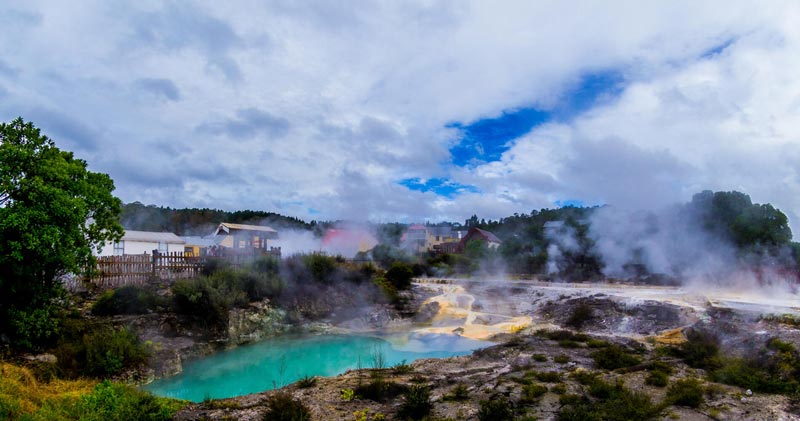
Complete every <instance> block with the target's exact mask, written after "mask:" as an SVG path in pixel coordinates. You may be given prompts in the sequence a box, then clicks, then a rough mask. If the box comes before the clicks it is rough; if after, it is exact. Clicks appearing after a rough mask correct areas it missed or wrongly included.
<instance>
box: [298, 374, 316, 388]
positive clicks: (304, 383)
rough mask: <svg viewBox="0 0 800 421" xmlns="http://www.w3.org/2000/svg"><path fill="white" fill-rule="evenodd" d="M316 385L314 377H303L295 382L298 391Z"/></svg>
mask: <svg viewBox="0 0 800 421" xmlns="http://www.w3.org/2000/svg"><path fill="white" fill-rule="evenodd" d="M315 384H317V378H316V377H314V376H308V375H305V376H303V377H301V378H300V380H298V381H297V387H298V388H300V389H308V388H309V387H313V386H314V385H315Z"/></svg>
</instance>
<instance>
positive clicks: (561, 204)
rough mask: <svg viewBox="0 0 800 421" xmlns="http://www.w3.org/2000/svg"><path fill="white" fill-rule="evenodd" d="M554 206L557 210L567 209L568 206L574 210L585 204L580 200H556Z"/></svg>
mask: <svg viewBox="0 0 800 421" xmlns="http://www.w3.org/2000/svg"><path fill="white" fill-rule="evenodd" d="M555 204H556V206H558V207H559V208H567V207H570V206H572V207H576V208H582V207H584V206H586V204H585V203H584V202H583V201H582V200H578V199H567V200H556V201H555Z"/></svg>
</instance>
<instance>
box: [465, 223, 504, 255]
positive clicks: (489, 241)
mask: <svg viewBox="0 0 800 421" xmlns="http://www.w3.org/2000/svg"><path fill="white" fill-rule="evenodd" d="M470 241H482V242H485V243H486V246H487V247H489V248H490V249H496V248H498V247H500V244H503V242H502V241H500V239H499V238H497V236H496V235H494V234H493V233H491V232H489V231H486V230H482V229H480V228H476V227H472V228H470V229H469V231H467V235H465V236H464V238H462V239H461V241H460V244H461V250H462V251H463V250H464V249H465V248H466V247H467V243H469V242H470Z"/></svg>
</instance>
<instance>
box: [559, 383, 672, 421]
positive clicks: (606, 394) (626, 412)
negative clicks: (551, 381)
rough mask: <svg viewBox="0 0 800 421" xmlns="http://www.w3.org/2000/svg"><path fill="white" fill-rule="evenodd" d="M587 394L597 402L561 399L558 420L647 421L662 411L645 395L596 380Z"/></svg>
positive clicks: (619, 384) (622, 385)
mask: <svg viewBox="0 0 800 421" xmlns="http://www.w3.org/2000/svg"><path fill="white" fill-rule="evenodd" d="M589 394H590V395H591V396H592V397H593V398H595V399H596V401H594V402H592V401H589V400H588V399H581V400H579V401H578V400H576V399H575V398H573V397H570V398H564V400H565V402H564V404H565V405H564V406H563V407H562V408H561V410H560V411H559V413H558V416H557V419H558V420H562V421H565V420H619V421H623V420H650V419H655V418H657V417H658V415H659V413H660V412H661V408H660V407H659V406H657V405H654V404H653V403H652V401H651V400H650V397H649V396H647V395H646V394H644V393H640V392H634V391H631V390H629V389H628V388H626V387H625V386H624V384H622V383H621V382H619V383H616V384H613V385H612V384H609V383H606V382H604V381H602V380H599V379H594V381H593V382H592V383H591V384H590V385H589Z"/></svg>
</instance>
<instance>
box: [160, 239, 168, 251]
mask: <svg viewBox="0 0 800 421" xmlns="http://www.w3.org/2000/svg"><path fill="white" fill-rule="evenodd" d="M168 251H169V248H167V243H165V242H163V241H159V242H158V252H159V253H167V252H168Z"/></svg>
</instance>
